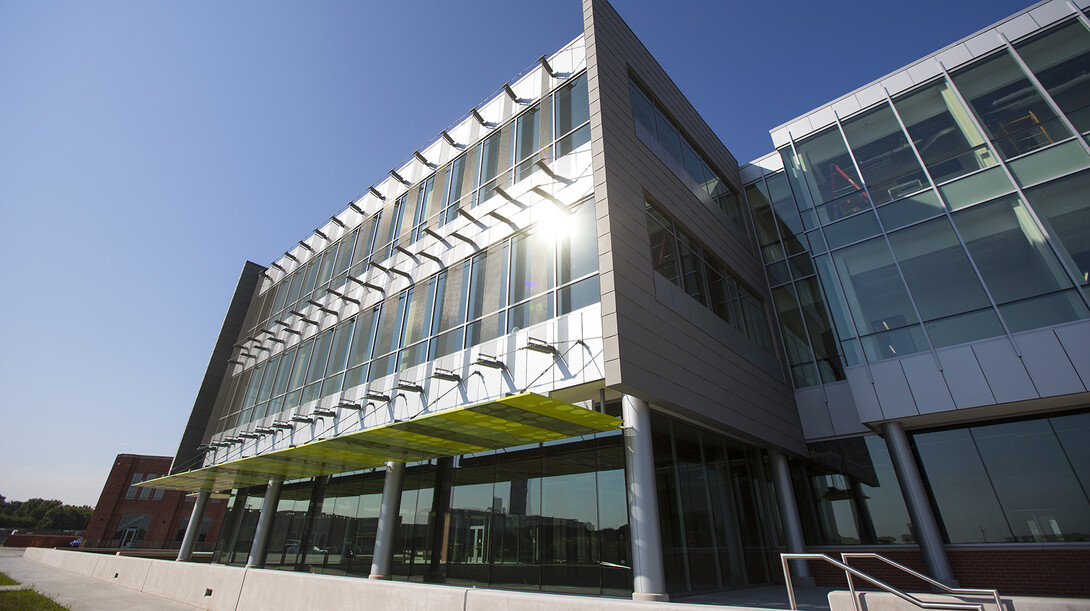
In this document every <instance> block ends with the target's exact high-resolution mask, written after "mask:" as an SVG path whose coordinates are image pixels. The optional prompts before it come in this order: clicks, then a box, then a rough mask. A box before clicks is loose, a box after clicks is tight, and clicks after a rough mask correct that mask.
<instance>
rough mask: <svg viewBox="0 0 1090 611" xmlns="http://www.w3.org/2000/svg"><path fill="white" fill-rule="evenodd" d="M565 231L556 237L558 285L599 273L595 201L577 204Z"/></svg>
mask: <svg viewBox="0 0 1090 611" xmlns="http://www.w3.org/2000/svg"><path fill="white" fill-rule="evenodd" d="M564 229H565V231H563V232H562V233H561V235H560V236H558V237H556V241H557V246H558V248H559V253H558V254H559V263H558V266H557V274H558V276H559V278H558V279H557V281H558V283H560V284H564V283H566V282H571V281H572V280H575V279H576V278H582V277H583V276H586V275H587V274H592V273H594V272H596V271H598V227H597V225H596V223H595V215H594V200H589V201H585V202H583V203H582V204H579V207H578V208H576V209H575V212H574V213H573V214H572V215H571V218H570V222H568V223H567V224H566V225H565V227H564Z"/></svg>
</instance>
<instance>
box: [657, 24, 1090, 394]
mask: <svg viewBox="0 0 1090 611" xmlns="http://www.w3.org/2000/svg"><path fill="white" fill-rule="evenodd" d="M1014 48H1015V50H1016V52H1017V53H1018V56H1017V57H1015V56H1014V55H1012V54H1011V52H1010V51H1009V50H1006V49H1001V50H999V51H997V52H995V53H993V54H991V55H989V56H987V57H985V58H982V59H980V60H978V61H976V62H974V63H972V64H970V65H968V66H965V67H963V68H960V69H958V70H956V71H955V72H953V73H952V74H951V78H950V79H947V78H946V77H939V78H938V79H935V80H932V81H931V82H929V83H925V84H923V85H921V86H918V87H916V88H913V89H912V90H910V91H908V92H905V93H902V94H898V95H897V96H896V97H894V98H892V99H891V100H890V101H886V102H880V103H878V104H877V105H875V106H873V107H871V108H868V109H865V110H864V111H862V112H860V113H858V114H856V115H854V116H851V117H846V118H843V119H841V120H839V121H838V122H837V123H836V124H834V125H833V126H831V127H828V128H826V129H824V130H821V131H819V132H817V133H815V134H812V135H809V136H806V137H803V138H800V139H798V140H795V141H793V142H792V143H791V144H790V145H789V146H787V147H785V148H783V149H781V150H780V151H779V152H780V156H781V157H782V159H783V162H784V167H785V171H784V172H782V173H774V174H771V175H769V176H766V177H764V178H762V179H761V180H760V181H758V182H756V183H754V184H751V185H748V186H747V188H746V196H747V199H748V200H749V205H750V208H751V210H752V212H753V220H754V226H755V230H756V233H757V236H758V239H759V241H760V246H761V252H762V256H763V257H764V260H765V265H766V272H767V276H768V279H769V283H770V285H771V286H772V287H773V296H774V299H775V300H776V306H777V313H778V314H779V317H780V327H781V330H782V332H783V335H784V344H785V346H786V349H787V353H788V358H789V360H790V362H791V366H792V371H793V373H794V380H795V385H796V387H802V386H809V385H813V384H817V383H819V382H824V381H833V380H837V379H842V375H838V370H837V369H836V368H835V367H833V366H829V365H828V363H829V359H831V358H833V357H834V356H836V355H843V358H844V360H845V361H846V364H847V365H849V366H850V365H858V364H861V363H862V362H864V361H877V360H881V359H886V358H896V357H900V356H905V355H907V354H912V353H915V352H919V351H923V350H929V349H932V348H942V347H946V346H952V345H957V344H962V343H966V342H972V341H976V340H980V339H985V338H989V337H997V336H1002V335H1004V334H1006V333H1008V332H1009V333H1017V332H1019V331H1025V330H1029V329H1035V328H1040V327H1043V326H1048V325H1054V324H1060V323H1064V322H1069V321H1074V320H1079V319H1083V318H1087V317H1088V316H1090V310H1088V308H1087V296H1086V293H1085V292H1084V291H1083V290H1080V288H1079V287H1080V286H1085V285H1086V284H1087V283H1088V282H1090V280H1088V279H1090V269H1088V268H1090V262H1088V260H1087V259H1088V254H1087V253H1088V251H1090V246H1088V236H1090V216H1088V215H1090V211H1088V207H1090V203H1088V201H1087V198H1085V197H1083V196H1080V195H1079V193H1085V191H1084V190H1082V189H1084V188H1085V186H1084V185H1086V186H1090V177H1088V175H1090V172H1080V171H1081V170H1083V169H1084V168H1086V167H1088V166H1090V156H1088V155H1087V151H1086V146H1085V144H1084V143H1083V142H1082V140H1081V139H1079V138H1078V137H1076V136H1074V135H1073V134H1072V133H1071V131H1070V130H1069V129H1068V127H1067V123H1066V122H1065V121H1064V120H1063V118H1062V117H1060V116H1058V115H1056V113H1055V112H1053V110H1052V108H1053V106H1052V104H1050V100H1051V101H1053V102H1055V104H1056V105H1057V106H1058V107H1059V108H1061V109H1063V110H1064V111H1065V112H1066V113H1068V118H1069V119H1070V121H1071V123H1072V124H1075V125H1076V127H1077V129H1079V130H1083V129H1085V127H1084V125H1085V124H1086V123H1087V119H1086V118H1085V116H1090V112H1088V111H1087V110H1086V109H1087V107H1088V105H1090V101H1088V99H1087V98H1086V97H1085V96H1082V97H1080V96H1079V95H1078V93H1079V92H1081V91H1082V90H1083V88H1084V87H1085V85H1083V81H1084V80H1085V79H1083V78H1082V77H1081V76H1080V75H1083V74H1085V73H1086V71H1087V70H1090V68H1088V66H1090V32H1088V31H1087V30H1086V28H1085V27H1084V26H1083V25H1082V23H1080V22H1079V21H1075V20H1072V21H1068V22H1065V23H1062V24H1059V25H1057V26H1055V27H1053V28H1051V29H1049V30H1047V31H1045V32H1042V33H1039V34H1036V35H1034V36H1032V37H1030V38H1029V39H1027V40H1025V41H1018V42H1017V43H1016V44H1015V45H1014ZM1019 59H1020V60H1021V61H1022V62H1024V64H1025V66H1027V67H1028V69H1029V72H1027V71H1026V69H1025V68H1023V66H1022V64H1021V63H1020V62H1019V61H1018V60H1019ZM1031 75H1032V76H1033V77H1035V78H1036V79H1037V80H1038V81H1040V83H1041V84H1042V85H1043V87H1044V88H1043V89H1041V88H1039V87H1038V86H1037V85H1036V83H1035V82H1034V80H1033V79H1032V78H1030V76H1031ZM1000 164H1002V165H1003V166H1005V167H1000ZM1012 177H1013V179H1014V180H1013V181H1012V180H1011V178H1012ZM783 183H786V184H787V185H789V187H790V189H789V190H788V189H782V188H780V187H779V185H781V184H783ZM780 202H783V203H780ZM666 263H667V265H669V264H670V262H669V261H666ZM808 273H810V274H815V273H816V276H814V277H812V279H811V280H810V281H809V283H808V286H805V287H800V285H799V283H800V280H803V279H805V278H807V274H808ZM804 293H805V294H806V296H805V297H804ZM815 295H816V296H818V299H817V300H815V299H814V298H813V297H814V296H815ZM807 301H808V302H810V304H811V305H810V312H809V313H808V312H807V311H806V305H805V302H807ZM823 360H824V362H825V363H826V366H825V367H823V366H822V363H823Z"/></svg>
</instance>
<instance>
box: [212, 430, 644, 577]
mask: <svg viewBox="0 0 1090 611" xmlns="http://www.w3.org/2000/svg"><path fill="white" fill-rule="evenodd" d="M384 477H385V472H384V471H382V470H370V471H366V472H360V473H353V474H346V475H342V476H337V477H334V478H332V479H331V480H330V481H329V483H328V485H326V486H324V488H322V487H320V486H317V485H315V483H314V481H313V480H307V481H301V482H293V483H289V484H285V485H284V487H283V491H282V493H281V499H280V502H279V504H278V505H277V512H276V515H275V517H274V522H273V528H272V535H271V538H270V542H269V546H268V552H267V555H266V560H265V562H266V567H267V568H275V569H283V570H304V571H308V572H314V573H325V574H332V575H351V576H359V577H366V576H367V575H368V573H369V572H370V568H371V561H372V558H373V556H372V554H373V551H374V544H375V533H376V529H377V524H378V513H379V505H380V504H381V499H382V486H383V481H384ZM261 496H262V495H261V494H260V493H255V494H250V495H249V496H248V497H247V496H245V495H240V496H238V497H237V498H238V499H241V500H240V501H239V502H240V503H242V505H241V506H244V508H245V509H244V512H243V513H240V514H239V517H240V520H239V521H238V528H237V532H235V533H225V536H224V537H223V538H221V544H220V550H219V556H218V562H221V563H224V564H235V565H240V564H244V563H245V561H246V558H247V555H248V553H249V550H250V546H251V545H252V543H253V535H254V531H255V529H256V527H257V515H258V513H259V512H260V507H261V502H262V498H261ZM625 498H626V492H625V483H624V448H623V446H622V439H621V434H620V431H614V432H610V433H602V434H598V435H588V436H584V437H579V438H575V439H570V440H562V441H556V442H549V443H545V444H535V445H527V446H521V447H517V448H507V449H505V450H499V451H493V452H484V453H480V454H469V455H464V456H458V457H453V458H445V459H438V460H433V461H429V462H425V463H415V464H411V465H409V466H408V467H407V468H406V474H405V481H404V484H403V490H402V497H401V514H400V518H399V520H398V526H397V532H396V534H395V537H394V559H393V565H392V572H393V575H394V579H399V580H407V581H417V582H438V583H451V584H461V585H472V586H491V587H501V588H509V589H520V590H546V591H555V592H570V593H582V594H609V595H618V596H625V595H628V594H630V593H631V591H632V572H631V566H632V561H631V556H630V553H629V534H628V513H627V511H628V510H627V503H626V501H625ZM308 514H309V515H310V520H311V521H310V524H309V526H308V525H307V518H308Z"/></svg>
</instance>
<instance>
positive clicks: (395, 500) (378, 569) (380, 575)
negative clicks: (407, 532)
mask: <svg viewBox="0 0 1090 611" xmlns="http://www.w3.org/2000/svg"><path fill="white" fill-rule="evenodd" d="M404 481H405V463H403V462H400V461H393V460H391V461H389V462H387V463H386V481H385V482H384V483H383V486H382V504H381V505H380V506H379V510H378V528H377V530H376V532H375V553H374V559H373V560H372V561H371V574H370V575H368V578H370V579H390V577H391V574H390V573H391V568H392V565H393V563H394V533H395V532H396V531H397V520H398V517H399V516H400V514H401V485H402V483H403V482H404Z"/></svg>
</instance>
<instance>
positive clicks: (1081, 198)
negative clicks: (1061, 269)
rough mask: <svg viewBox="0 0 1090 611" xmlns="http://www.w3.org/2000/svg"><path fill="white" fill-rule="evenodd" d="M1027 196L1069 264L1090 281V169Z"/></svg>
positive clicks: (1033, 191)
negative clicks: (1060, 247) (1060, 246)
mask: <svg viewBox="0 0 1090 611" xmlns="http://www.w3.org/2000/svg"><path fill="white" fill-rule="evenodd" d="M1026 197H1027V198H1028V199H1029V201H1030V203H1031V204H1032V205H1033V207H1034V208H1035V209H1036V210H1037V212H1038V214H1039V215H1040V217H1041V219H1042V220H1043V221H1044V222H1045V223H1046V224H1047V228H1048V231H1049V234H1051V235H1052V237H1053V238H1054V239H1055V240H1057V241H1058V242H1059V244H1060V245H1062V249H1061V250H1062V251H1063V254H1064V258H1065V259H1066V260H1067V263H1068V265H1069V266H1070V267H1071V269H1073V270H1074V271H1075V273H1076V274H1077V275H1078V276H1079V277H1080V278H1081V280H1080V282H1081V283H1082V284H1083V285H1086V284H1088V283H1090V172H1083V173H1081V174H1076V175H1074V176H1068V177H1066V178H1062V179H1060V180H1057V181H1055V182H1051V183H1048V184H1046V185H1041V186H1039V187H1034V188H1032V189H1029V190H1027V191H1026Z"/></svg>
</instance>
